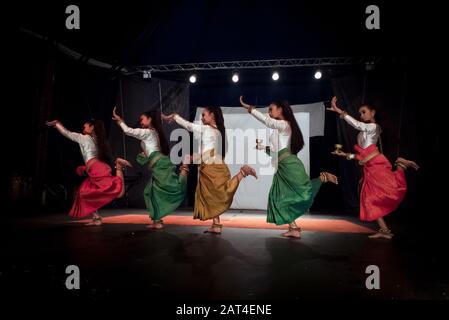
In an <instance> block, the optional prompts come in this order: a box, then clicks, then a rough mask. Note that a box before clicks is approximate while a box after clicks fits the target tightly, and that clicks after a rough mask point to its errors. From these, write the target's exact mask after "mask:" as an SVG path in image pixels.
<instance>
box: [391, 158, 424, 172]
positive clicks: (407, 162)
mask: <svg viewBox="0 0 449 320" xmlns="http://www.w3.org/2000/svg"><path fill="white" fill-rule="evenodd" d="M396 164H403V165H404V166H405V167H407V168H413V169H415V170H418V169H419V166H418V165H417V164H416V162H415V161H411V160H407V159H404V158H401V157H399V158H397V160H396Z"/></svg>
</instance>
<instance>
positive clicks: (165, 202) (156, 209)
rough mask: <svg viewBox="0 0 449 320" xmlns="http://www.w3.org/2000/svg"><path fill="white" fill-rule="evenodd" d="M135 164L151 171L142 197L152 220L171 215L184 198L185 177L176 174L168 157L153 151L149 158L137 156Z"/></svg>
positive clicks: (185, 188)
mask: <svg viewBox="0 0 449 320" xmlns="http://www.w3.org/2000/svg"><path fill="white" fill-rule="evenodd" d="M137 162H138V163H139V164H140V165H143V166H145V165H146V166H147V167H148V169H149V170H151V178H150V180H149V181H148V183H147V185H146V187H145V190H144V192H143V197H144V199H145V205H146V207H147V210H148V212H149V214H150V217H151V219H152V220H155V221H157V220H160V219H162V218H163V217H165V216H166V215H168V214H170V213H172V212H173V211H174V210H175V209H176V208H178V207H179V205H180V204H181V203H182V201H183V200H184V198H185V195H186V191H187V177H186V176H182V175H180V174H177V173H176V172H175V166H174V165H173V163H171V161H170V158H169V157H168V156H165V155H163V154H162V153H160V152H159V151H154V152H152V153H151V154H150V156H149V157H145V156H142V155H141V154H139V155H137Z"/></svg>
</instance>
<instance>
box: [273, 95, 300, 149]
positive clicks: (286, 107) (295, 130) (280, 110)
mask: <svg viewBox="0 0 449 320" xmlns="http://www.w3.org/2000/svg"><path fill="white" fill-rule="evenodd" d="M268 114H269V115H270V117H272V118H274V119H278V120H286V121H288V122H289V123H290V128H291V129H292V140H291V146H290V150H291V152H292V153H294V154H296V153H298V152H299V151H301V149H302V148H303V147H304V138H303V136H302V132H301V129H300V128H299V126H298V122H296V119H295V115H294V114H293V111H292V108H291V107H290V104H289V103H288V101H277V102H272V103H271V104H270V106H269V107H268Z"/></svg>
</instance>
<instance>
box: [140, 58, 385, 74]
mask: <svg viewBox="0 0 449 320" xmlns="http://www.w3.org/2000/svg"><path fill="white" fill-rule="evenodd" d="M381 60H382V58H381V57H374V58H373V57H334V58H302V59H278V60H249V61H223V62H199V63H184V64H159V65H146V66H136V67H134V69H135V70H136V71H140V72H144V71H147V72H148V71H149V72H182V71H199V70H228V69H232V70H240V69H261V68H270V69H273V68H292V67H326V66H349V65H365V64H366V63H370V64H375V63H379V62H380V61H381Z"/></svg>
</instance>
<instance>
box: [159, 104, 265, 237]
mask: <svg viewBox="0 0 449 320" xmlns="http://www.w3.org/2000/svg"><path fill="white" fill-rule="evenodd" d="M162 118H163V119H164V120H167V121H172V120H174V121H176V123H178V124H179V125H180V126H182V127H184V128H185V129H187V130H189V131H191V132H194V133H195V134H199V135H201V151H200V153H201V154H200V156H201V163H200V165H199V180H198V184H197V187H196V192H195V206H194V213H193V218H194V219H200V220H203V221H204V220H209V219H212V220H213V224H212V226H211V227H210V228H209V229H208V230H207V231H206V232H210V233H221V230H222V227H223V225H222V224H221V223H220V215H221V214H222V213H223V212H225V211H226V210H228V209H229V207H230V206H231V204H232V200H233V198H234V194H235V192H236V191H237V188H238V186H239V183H240V181H241V180H242V179H243V178H244V177H246V176H248V175H252V176H254V177H255V178H257V175H256V171H255V170H254V169H253V168H251V167H250V166H248V165H244V166H242V167H241V169H240V172H239V173H238V174H236V175H235V176H234V177H232V178H231V174H230V172H229V169H228V166H227V165H226V164H225V163H224V161H223V159H224V155H225V141H226V135H225V126H224V119H223V113H222V111H221V109H220V107H207V108H205V109H204V110H203V113H202V117H201V121H202V124H196V123H192V122H189V121H187V120H185V119H183V118H182V117H181V116H179V115H178V114H176V113H173V114H170V115H168V116H167V115H163V116H162Z"/></svg>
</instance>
